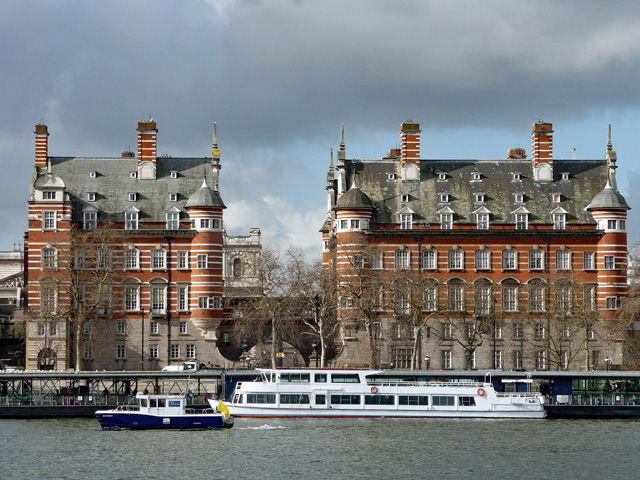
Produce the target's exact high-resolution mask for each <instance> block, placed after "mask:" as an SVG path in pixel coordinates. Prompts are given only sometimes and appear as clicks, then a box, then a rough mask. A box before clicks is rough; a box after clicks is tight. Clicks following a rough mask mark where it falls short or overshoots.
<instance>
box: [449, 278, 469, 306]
mask: <svg viewBox="0 0 640 480" xmlns="http://www.w3.org/2000/svg"><path fill="white" fill-rule="evenodd" d="M464 289H465V286H464V284H460V283H453V284H450V285H448V288H447V297H448V298H447V300H448V307H449V311H450V312H464V310H465V297H464Z"/></svg>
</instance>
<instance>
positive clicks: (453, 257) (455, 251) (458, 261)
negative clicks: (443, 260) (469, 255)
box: [449, 248, 464, 270]
mask: <svg viewBox="0 0 640 480" xmlns="http://www.w3.org/2000/svg"><path fill="white" fill-rule="evenodd" d="M463 268H464V252H463V251H462V250H460V249H459V248H452V249H451V250H449V270H462V269H463Z"/></svg>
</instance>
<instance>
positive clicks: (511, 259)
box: [502, 248, 518, 270]
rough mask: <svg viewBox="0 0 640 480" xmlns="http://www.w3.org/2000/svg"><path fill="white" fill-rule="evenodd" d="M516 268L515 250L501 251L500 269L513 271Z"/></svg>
mask: <svg viewBox="0 0 640 480" xmlns="http://www.w3.org/2000/svg"><path fill="white" fill-rule="evenodd" d="M517 268H518V251H517V250H516V249H515V248H506V249H504V250H503V251H502V269H503V270H515V269H517Z"/></svg>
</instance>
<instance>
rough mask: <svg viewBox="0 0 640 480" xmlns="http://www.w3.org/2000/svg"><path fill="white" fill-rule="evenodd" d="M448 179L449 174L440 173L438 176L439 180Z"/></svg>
mask: <svg viewBox="0 0 640 480" xmlns="http://www.w3.org/2000/svg"><path fill="white" fill-rule="evenodd" d="M446 179H447V174H446V173H442V172H440V173H439V174H438V180H446Z"/></svg>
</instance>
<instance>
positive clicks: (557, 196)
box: [551, 193, 561, 203]
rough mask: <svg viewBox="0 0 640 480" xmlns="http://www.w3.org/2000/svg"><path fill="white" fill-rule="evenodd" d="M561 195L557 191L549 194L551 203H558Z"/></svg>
mask: <svg viewBox="0 0 640 480" xmlns="http://www.w3.org/2000/svg"><path fill="white" fill-rule="evenodd" d="M560 200H561V197H560V194H559V193H554V194H553V195H551V201H552V202H553V203H560Z"/></svg>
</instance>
